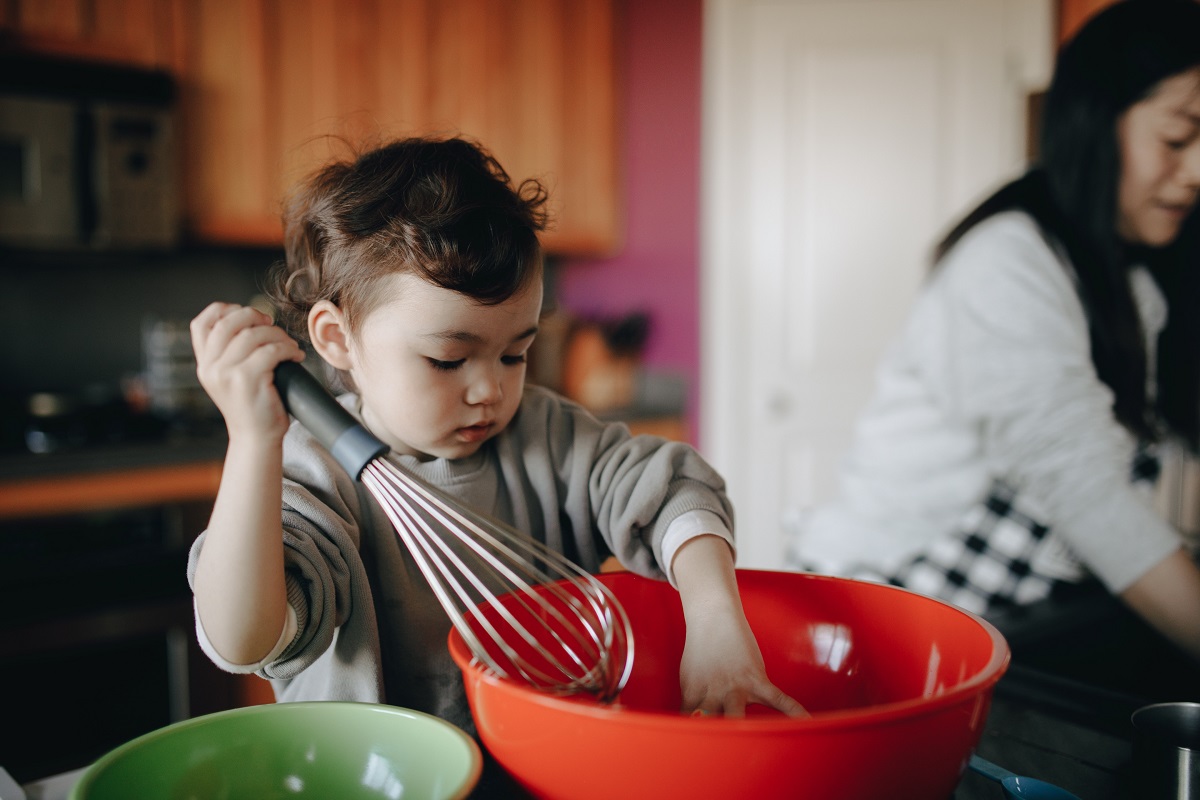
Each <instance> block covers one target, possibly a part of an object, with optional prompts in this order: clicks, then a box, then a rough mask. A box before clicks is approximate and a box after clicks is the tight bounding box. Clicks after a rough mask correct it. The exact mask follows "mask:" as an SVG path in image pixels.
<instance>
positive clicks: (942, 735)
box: [450, 570, 1009, 800]
mask: <svg viewBox="0 0 1200 800" xmlns="http://www.w3.org/2000/svg"><path fill="white" fill-rule="evenodd" d="M601 580H603V581H604V582H605V583H606V584H607V585H608V586H609V587H610V588H611V589H612V591H613V593H614V594H615V595H616V597H617V599H618V600H619V601H620V602H621V604H622V605H623V606H624V607H625V610H626V611H627V612H628V614H629V616H630V619H631V620H632V624H633V630H634V642H635V651H634V667H633V674H632V675H631V676H630V679H629V683H628V684H627V685H626V687H625V689H624V691H622V693H621V696H620V697H619V698H618V700H617V702H616V703H615V704H613V705H607V706H606V705H602V704H600V703H598V702H596V701H594V700H592V699H590V698H587V697H555V696H553V695H550V694H547V693H545V692H540V691H537V690H535V689H532V688H530V687H528V686H526V685H525V684H523V683H520V682H518V681H514V680H508V679H502V678H498V677H496V676H495V675H494V674H491V673H490V672H488V671H487V670H486V668H484V667H482V666H481V665H480V664H478V663H472V659H471V655H470V651H469V650H468V648H467V647H466V645H465V643H464V642H463V640H462V638H461V637H460V636H459V635H458V634H457V633H451V635H450V653H451V655H452V656H453V658H454V660H455V662H456V663H457V664H458V666H459V667H460V668H461V669H462V672H463V678H464V681H465V683H466V689H467V697H468V699H469V700H470V703H471V712H472V714H473V715H474V718H475V722H476V725H477V727H478V729H479V735H480V738H481V739H482V741H483V744H484V746H485V747H486V748H487V749H488V750H489V751H490V752H491V753H492V755H493V756H494V757H495V758H496V760H497V761H498V762H499V763H500V764H501V765H502V766H503V767H504V768H505V769H506V770H507V771H508V772H509V773H510V774H511V775H512V776H513V777H514V778H515V779H516V780H517V781H518V782H519V783H520V784H521V785H522V786H523V787H525V789H526V790H527V791H528V792H529V793H530V794H531V795H533V796H534V797H539V798H556V799H557V800H588V799H589V798H596V799H597V800H600V799H601V798H603V800H611V798H615V797H655V798H674V797H678V798H696V797H763V798H767V797H769V798H783V797H806V798H836V799H837V800H856V799H857V798H861V799H862V800H892V799H893V798H912V800H947V798H949V797H950V796H951V795H952V794H953V792H954V789H955V787H956V786H957V784H958V783H959V780H960V778H961V777H962V773H963V770H964V768H965V767H966V764H967V760H968V759H969V757H970V755H971V753H972V752H973V751H974V749H975V746H976V745H977V744H978V742H979V737H980V735H981V734H982V732H983V726H984V723H985V722H986V720H987V714H988V710H989V707H990V704H991V696H992V689H993V687H994V686H995V684H996V681H998V680H999V679H1000V676H1001V675H1002V674H1003V673H1004V670H1005V669H1006V668H1007V667H1008V662H1009V649H1008V644H1007V643H1006V642H1005V640H1004V638H1003V636H1001V635H1000V633H999V632H998V631H997V630H996V629H995V628H994V627H992V626H991V625H990V624H988V623H987V622H986V621H984V620H982V619H980V618H979V617H977V616H975V615H973V614H970V613H967V612H965V611H962V610H960V609H958V608H955V607H954V606H950V605H947V604H945V603H941V602H939V601H937V600H932V599H929V598H927V597H924V596H922V595H918V594H915V593H913V592H909V591H906V590H903V589H897V588H895V587H890V586H882V585H878V584H873V583H865V582H861V581H852V580H846V579H841V578H830V577H825V576H818V575H807V574H800V573H787V572H767V571H758V570H739V571H738V583H739V588H740V590H741V594H742V603H743V605H744V607H745V609H746V617H747V619H748V620H749V621H750V625H751V627H752V628H753V629H754V633H755V636H756V637H757V638H758V643H759V647H760V648H761V649H762V653H763V658H764V659H765V661H766V665H767V673H768V675H769V676H770V678H771V680H772V681H773V682H774V683H775V684H776V685H777V686H779V687H780V688H781V689H783V690H784V691H786V692H787V693H788V694H790V695H791V696H792V697H794V698H796V699H797V700H798V701H800V702H801V703H802V704H804V706H805V707H806V708H807V709H808V710H809V711H810V712H812V717H810V718H806V719H792V718H787V717H784V716H783V715H781V714H778V713H775V712H771V711H769V710H767V709H762V708H761V707H757V706H752V707H751V708H750V709H749V713H748V715H747V716H746V717H745V718H743V719H732V718H729V719H726V718H722V717H708V718H694V717H691V716H685V715H682V714H680V713H679V705H680V691H679V659H680V655H681V654H682V652H683V641H684V622H683V612H682V609H681V607H680V602H679V595H678V593H677V592H676V591H675V590H674V589H673V588H672V587H671V586H670V585H668V584H666V583H664V582H661V581H653V580H649V579H646V578H641V577H638V576H635V575H632V574H628V573H618V574H611V575H604V576H602V578H601Z"/></svg>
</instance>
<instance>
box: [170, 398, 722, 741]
mask: <svg viewBox="0 0 1200 800" xmlns="http://www.w3.org/2000/svg"><path fill="white" fill-rule="evenodd" d="M340 400H341V402H342V404H343V405H344V406H346V408H348V409H349V410H350V411H351V413H353V414H355V416H358V417H360V418H361V415H360V414H359V400H358V398H357V397H356V396H355V395H352V394H349V395H343V396H342V397H341V398H340ZM283 449H284V487H283V527H284V530H283V537H284V543H285V548H284V552H285V556H284V557H285V562H286V570H287V587H288V602H289V606H290V607H291V609H292V611H293V612H294V615H295V635H294V636H293V637H291V639H290V641H289V642H288V643H286V645H285V646H283V648H282V650H281V651H280V652H279V653H278V655H277V656H275V657H274V658H272V659H271V660H270V661H269V662H268V663H263V664H255V665H237V664H232V663H229V662H228V661H226V660H225V659H223V658H222V657H221V656H220V655H219V654H218V653H216V652H215V651H214V650H213V648H212V646H211V644H210V643H209V642H208V640H207V637H206V636H205V634H204V631H203V628H202V627H201V625H200V622H199V618H197V622H196V630H197V635H198V638H199V640H200V644H201V646H202V647H203V649H204V650H205V652H206V653H207V654H208V655H209V657H210V658H211V659H212V660H213V661H214V663H216V664H217V665H218V666H220V667H221V668H223V669H226V670H228V671H231V672H249V671H255V672H257V674H259V675H261V676H262V677H265V678H269V679H271V680H272V683H273V685H274V689H275V694H276V697H277V698H278V699H279V700H280V701H297V700H356V701H362V702H383V703H389V704H393V705H398V706H404V707H406V708H412V709H416V710H418V711H424V712H427V713H431V714H435V715H437V716H440V717H443V718H445V719H447V720H449V721H450V722H453V723H454V724H456V725H459V726H460V727H462V728H464V729H466V730H468V731H473V730H474V726H473V725H472V723H471V718H470V713H469V710H468V708H467V704H466V699H465V696H464V694H463V688H462V680H461V676H460V674H459V671H458V668H457V667H456V666H455V665H454V663H453V661H451V659H450V656H449V653H448V651H447V648H446V638H447V636H448V635H449V631H450V627H451V626H450V621H449V618H448V617H447V616H446V614H445V612H444V611H443V610H442V608H441V606H440V605H439V604H438V602H437V599H436V597H435V596H434V595H433V593H432V591H431V590H430V588H429V586H428V584H427V583H426V581H425V578H424V577H423V576H422V574H421V573H420V571H419V569H418V568H417V566H416V564H415V563H414V561H413V560H412V558H411V557H410V555H409V553H408V551H407V550H406V548H405V547H404V545H403V544H402V543H401V542H400V540H399V537H398V536H397V534H396V532H395V529H394V528H393V526H392V524H391V522H390V521H389V520H388V518H387V517H386V515H385V514H384V512H383V510H382V509H381V507H380V506H379V505H378V503H376V502H375V500H374V499H373V498H372V497H371V495H370V494H369V492H368V491H367V490H366V488H365V487H363V486H362V484H360V483H357V482H355V481H354V480H352V479H351V478H350V476H349V475H347V474H346V472H345V471H344V470H343V469H342V468H341V467H340V466H339V465H338V464H337V462H336V461H334V460H333V458H332V457H331V456H330V455H329V453H328V452H327V451H326V450H325V449H324V448H323V447H322V446H321V445H319V444H318V443H317V442H316V441H315V440H314V439H313V438H312V437H311V436H310V435H309V433H308V431H306V430H305V429H304V428H303V427H302V426H300V425H299V424H298V423H293V425H292V428H291V430H290V431H289V432H288V434H287V437H286V438H285V440H284V445H283ZM388 457H389V458H391V459H394V460H395V462H396V463H398V464H400V465H402V466H403V467H405V468H406V469H408V470H410V471H412V472H414V473H416V474H417V475H419V476H420V477H422V478H424V479H425V480H427V481H429V482H431V483H433V484H435V485H437V486H439V487H441V488H442V489H443V490H445V491H446V492H448V493H449V494H450V495H452V496H453V497H455V498H457V499H458V500H460V501H461V502H462V503H463V504H464V505H466V506H469V507H471V508H473V509H475V510H478V511H482V512H484V513H487V514H489V515H491V516H494V517H496V518H497V519H499V520H501V521H503V522H506V523H508V524H510V525H512V526H513V527H515V528H516V529H517V530H520V531H525V532H527V533H529V534H531V535H532V536H533V537H535V538H536V539H538V540H539V541H542V542H544V543H546V544H547V545H549V546H550V547H552V548H553V549H555V550H557V551H559V552H562V553H564V554H566V555H567V556H568V557H570V558H571V559H572V560H574V561H575V562H576V563H578V564H579V565H580V566H582V567H583V568H584V569H587V570H589V571H596V570H598V569H599V567H600V564H601V562H602V561H603V560H604V559H605V558H606V557H607V556H608V555H609V554H613V555H615V556H617V558H618V560H619V561H620V562H621V563H622V565H624V566H625V567H626V568H628V569H630V570H632V571H634V572H637V573H639V574H642V575H645V576H648V577H654V578H663V577H664V576H665V575H666V574H667V565H668V564H669V559H670V555H671V552H670V551H673V550H674V549H677V547H678V545H679V544H681V543H682V541H675V542H674V544H673V545H668V552H667V553H665V554H664V540H665V539H667V538H671V539H679V537H678V536H677V535H675V532H676V531H677V530H678V528H672V534H673V535H672V537H667V531H668V528H669V527H671V523H672V522H673V521H676V520H677V519H691V520H694V519H696V518H697V515H698V514H699V516H700V518H704V519H708V520H712V519H714V518H713V517H709V516H707V515H706V514H705V513H704V512H708V513H710V514H712V515H715V519H716V520H718V521H719V522H723V523H724V527H725V530H705V531H703V532H710V533H717V534H719V535H723V536H727V537H728V536H729V531H731V530H732V527H733V510H732V507H731V505H730V503H729V501H728V499H727V498H726V496H725V492H724V482H723V480H722V479H721V477H720V476H719V475H718V474H717V473H716V472H715V471H714V470H713V469H712V468H711V467H710V466H709V465H708V464H707V463H706V462H705V461H704V460H703V459H702V458H701V457H700V456H699V455H698V454H697V453H696V452H695V451H694V450H693V449H692V448H691V447H689V446H687V445H685V444H682V443H679V442H671V441H667V440H665V439H661V438H658V437H653V436H631V435H630V433H629V431H628V429H627V428H626V427H625V426H624V425H621V424H606V423H602V422H599V421H598V420H597V419H596V418H595V417H593V416H592V415H591V414H590V413H588V412H587V411H586V410H584V409H583V408H581V407H580V406H578V405H576V404H574V403H572V402H570V401H568V400H566V399H564V398H562V397H560V396H558V395H556V394H554V393H553V392H550V391H547V390H545V389H542V388H539V387H534V386H528V387H526V390H525V396H524V398H523V400H522V404H521V408H520V410H519V411H518V413H517V415H516V417H515V418H514V419H513V421H512V422H511V423H510V425H509V426H508V428H507V429H505V430H504V431H503V432H502V433H501V434H500V435H499V436H497V437H495V438H494V439H492V440H491V441H489V442H487V443H486V444H485V445H484V447H482V448H481V449H480V450H479V451H478V452H477V453H475V454H474V455H472V456H470V457H468V458H464V459H459V460H454V461H450V460H446V459H435V460H433V461H427V462H419V461H417V460H416V459H414V458H412V457H409V456H396V455H394V454H393V455H390V456H388ZM685 527H687V528H688V529H689V533H688V534H685V535H684V537H683V540H686V538H687V536H688V535H691V534H692V533H696V532H700V530H701V529H697V528H696V526H694V525H692V526H685ZM203 546H204V534H201V536H200V537H199V538H198V539H197V540H196V543H195V544H194V545H193V547H192V551H191V555H190V559H189V563H188V578H189V580H192V579H193V578H194V576H195V568H196V559H197V555H198V553H199V552H200V550H201V548H203ZM289 630H290V628H289Z"/></svg>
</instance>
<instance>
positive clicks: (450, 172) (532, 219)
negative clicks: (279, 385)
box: [267, 138, 546, 341]
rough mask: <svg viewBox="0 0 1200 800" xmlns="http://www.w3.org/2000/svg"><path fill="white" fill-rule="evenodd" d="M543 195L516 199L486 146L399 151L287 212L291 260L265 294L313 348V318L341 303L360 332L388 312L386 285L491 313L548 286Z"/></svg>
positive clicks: (534, 187) (410, 145)
mask: <svg viewBox="0 0 1200 800" xmlns="http://www.w3.org/2000/svg"><path fill="white" fill-rule="evenodd" d="M545 204H546V190H545V189H544V188H543V187H542V185H541V184H540V183H538V182H537V181H534V180H527V181H525V182H523V183H522V184H521V185H520V186H519V187H514V186H513V184H512V181H511V180H510V179H509V177H508V174H507V173H505V171H504V170H503V169H502V168H501V167H500V165H499V164H498V163H497V162H496V160H495V159H494V158H493V157H492V156H491V155H490V154H489V153H488V152H487V151H486V150H484V149H483V148H482V147H481V146H479V145H478V144H476V143H474V142H471V141H468V140H465V139H459V138H450V139H417V138H414V139H402V140H399V141H394V142H391V143H389V144H386V145H384V146H382V147H379V148H377V149H374V150H371V151H369V152H366V153H363V154H362V155H360V156H358V157H357V158H355V159H354V160H352V161H339V162H335V163H332V164H329V165H328V166H326V167H324V168H322V169H321V170H319V171H318V172H317V173H316V174H315V175H313V176H312V177H311V178H310V179H309V180H308V181H307V182H305V183H304V184H303V185H302V186H301V187H300V188H299V190H298V191H297V192H296V193H295V194H294V195H293V196H292V198H291V199H290V201H289V203H288V205H287V207H286V209H285V212H284V219H283V221H284V249H285V260H284V262H283V263H281V264H279V265H277V266H276V269H275V270H274V271H273V272H272V274H271V276H270V279H269V284H268V286H267V293H268V294H269V296H270V297H271V300H272V301H273V302H274V304H275V306H276V309H277V311H278V315H279V322H280V324H281V325H283V326H284V328H285V329H287V330H288V332H289V333H290V334H291V335H292V336H294V337H296V338H297V339H298V340H300V341H307V340H308V312H309V310H310V309H311V308H312V307H313V305H314V304H315V303H316V302H317V301H319V300H329V301H331V302H333V303H335V304H336V305H337V306H338V307H339V308H340V309H341V310H342V312H343V313H344V314H345V315H346V319H347V323H348V324H349V325H350V327H351V329H352V330H353V329H354V328H355V326H356V324H357V323H358V322H360V321H361V320H362V319H363V318H364V317H365V316H366V315H367V314H368V313H369V312H370V311H372V310H373V309H374V308H375V307H376V306H377V305H378V304H379V302H380V301H382V300H383V299H385V298H384V297H383V296H381V295H382V293H380V292H378V291H375V289H376V287H377V284H378V281H379V279H380V278H382V277H384V276H387V275H390V274H394V273H406V272H407V273H412V274H415V275H417V276H419V277H421V278H422V279H424V280H426V281H428V282H430V283H432V284H434V285H435V286H440V287H442V288H443V289H449V290H451V291H454V292H458V293H460V294H463V295H465V296H467V297H470V298H473V299H474V300H476V301H478V302H480V303H484V304H495V303H502V302H504V301H505V300H507V299H508V298H509V297H511V296H512V295H513V294H515V293H516V292H518V291H520V290H521V289H523V288H525V287H526V286H527V285H528V284H529V283H530V281H532V280H534V279H536V278H539V277H540V275H541V246H540V244H539V243H538V238H537V233H538V231H541V230H544V229H545V226H546V212H545V210H544V209H545Z"/></svg>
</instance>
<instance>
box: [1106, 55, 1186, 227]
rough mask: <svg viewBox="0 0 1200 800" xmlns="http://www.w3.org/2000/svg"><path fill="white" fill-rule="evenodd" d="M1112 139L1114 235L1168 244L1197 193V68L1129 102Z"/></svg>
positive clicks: (1172, 78) (1165, 81)
mask: <svg viewBox="0 0 1200 800" xmlns="http://www.w3.org/2000/svg"><path fill="white" fill-rule="evenodd" d="M1117 142H1118V146H1119V148H1120V152H1121V182H1120V188H1119V190H1118V193H1117V205H1118V209H1117V233H1118V234H1119V235H1120V236H1121V238H1122V239H1123V240H1125V241H1126V242H1129V243H1131V244H1140V245H1147V246H1150V247H1162V246H1164V245H1168V244H1170V243H1171V242H1172V241H1174V240H1175V237H1176V236H1177V235H1178V234H1179V229H1180V227H1181V226H1182V225H1183V221H1184V220H1185V219H1186V218H1187V216H1188V215H1189V214H1190V213H1191V212H1192V211H1193V210H1194V209H1195V207H1196V197H1197V193H1200V68H1197V69H1194V70H1190V71H1188V72H1184V73H1181V74H1179V75H1175V76H1173V77H1170V78H1167V79H1166V80H1164V81H1163V82H1162V83H1160V84H1159V85H1158V86H1157V87H1156V88H1155V90H1154V91H1153V93H1151V95H1150V96H1149V97H1147V98H1146V99H1145V100H1142V101H1141V102H1139V103H1136V104H1134V105H1132V106H1130V107H1129V108H1128V109H1127V110H1126V111H1125V113H1124V114H1122V115H1121V117H1120V118H1119V119H1118V121H1117Z"/></svg>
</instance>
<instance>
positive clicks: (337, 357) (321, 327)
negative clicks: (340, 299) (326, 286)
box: [308, 300, 351, 370]
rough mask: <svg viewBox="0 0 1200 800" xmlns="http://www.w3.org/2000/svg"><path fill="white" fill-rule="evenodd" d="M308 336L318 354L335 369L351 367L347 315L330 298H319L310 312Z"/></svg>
mask: <svg viewBox="0 0 1200 800" xmlns="http://www.w3.org/2000/svg"><path fill="white" fill-rule="evenodd" d="M308 338H309V340H310V341H311V342H312V344H313V349H314V350H316V351H317V355H319V356H320V357H321V358H323V359H325V362H326V363H327V364H329V365H330V366H331V367H333V368H334V369H342V370H348V369H350V366H351V364H350V329H349V328H348V327H347V326H346V315H345V314H343V313H342V310H341V309H340V308H338V307H337V306H336V305H334V304H333V303H331V302H329V301H328V300H318V301H317V303H316V304H315V305H314V306H313V307H312V308H311V309H310V310H309V312H308Z"/></svg>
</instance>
